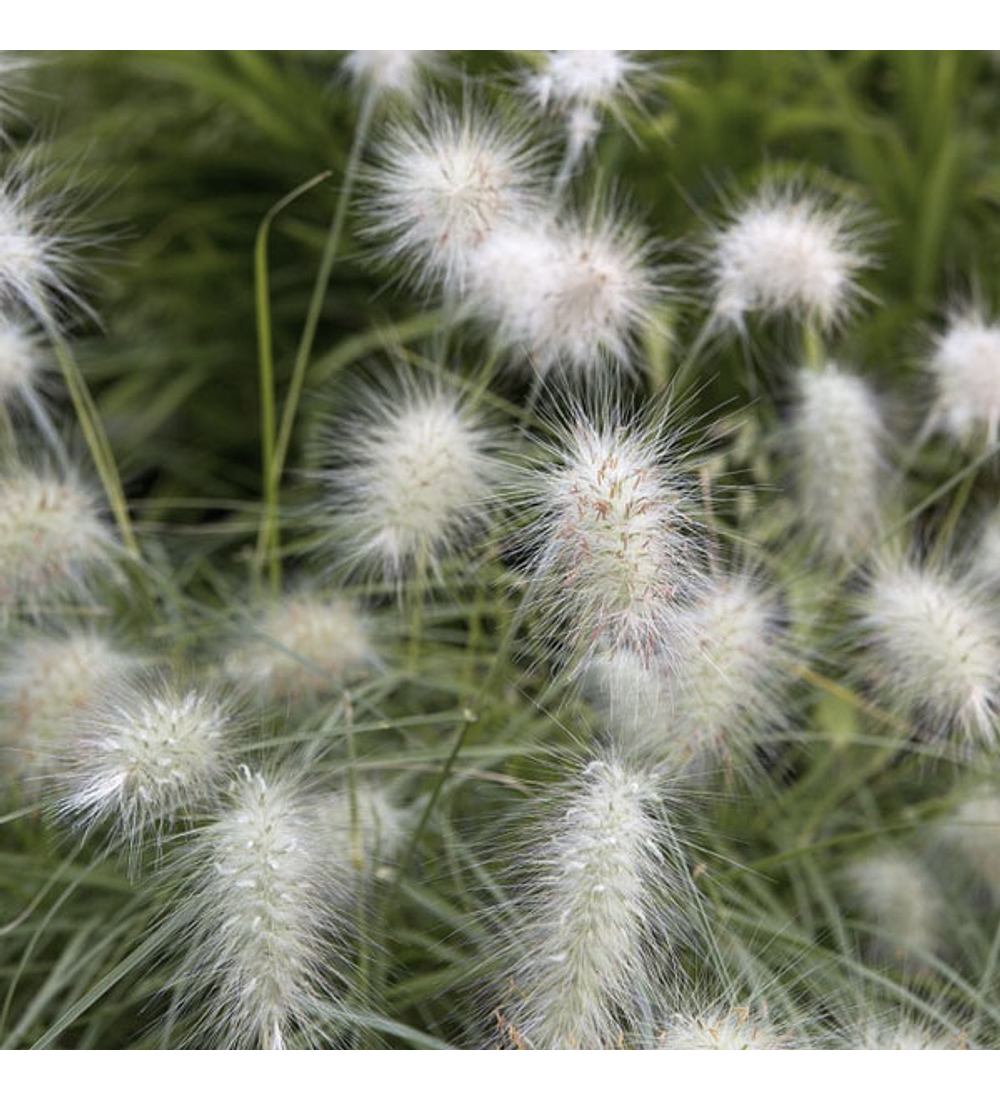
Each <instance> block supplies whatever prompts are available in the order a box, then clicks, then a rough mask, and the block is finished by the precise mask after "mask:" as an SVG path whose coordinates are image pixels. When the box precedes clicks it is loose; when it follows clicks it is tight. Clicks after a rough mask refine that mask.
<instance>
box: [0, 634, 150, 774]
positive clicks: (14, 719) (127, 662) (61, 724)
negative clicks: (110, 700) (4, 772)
mask: <svg viewBox="0 0 1000 1100" xmlns="http://www.w3.org/2000/svg"><path fill="white" fill-rule="evenodd" d="M134 664H135V660H134V658H132V657H131V656H130V655H128V654H127V653H123V652H121V651H120V650H118V649H117V648H116V647H115V646H114V645H112V643H111V642H110V641H109V640H108V639H107V638H104V637H102V636H101V635H100V634H96V633H94V632H92V631H87V630H81V631H74V632H72V633H69V634H64V635H63V634H53V635H49V634H43V635H29V636H28V637H26V638H24V639H22V640H20V641H18V642H16V643H14V644H12V645H11V646H10V647H9V649H8V650H7V651H6V653H5V654H4V657H3V661H2V663H0V707H2V718H0V744H2V745H3V746H4V748H5V749H6V756H7V761H6V762H7V764H8V770H9V771H10V772H11V773H12V774H13V775H14V776H16V777H22V778H26V779H28V780H30V781H32V782H34V783H39V782H43V781H45V782H50V781H53V780H55V779H58V778H59V777H60V776H62V775H63V772H64V769H65V767H66V758H67V749H68V746H69V743H70V738H71V735H72V733H73V729H74V726H73V723H74V720H77V721H78V720H79V719H80V717H81V716H82V715H83V714H84V713H85V712H86V711H87V710H88V709H89V708H90V707H92V706H93V705H94V704H96V703H97V702H98V700H100V699H101V698H103V697H104V696H106V695H108V694H109V693H111V692H113V691H114V690H116V688H117V687H118V686H120V684H121V683H122V681H123V678H124V677H125V676H126V675H127V674H128V673H129V672H130V670H131V669H132V668H133V666H134Z"/></svg>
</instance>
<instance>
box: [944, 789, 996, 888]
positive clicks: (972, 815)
mask: <svg viewBox="0 0 1000 1100" xmlns="http://www.w3.org/2000/svg"><path fill="white" fill-rule="evenodd" d="M942 832H943V835H944V839H945V841H946V842H947V843H948V845H949V846H950V847H951V848H952V849H953V850H954V851H957V852H958V853H959V854H960V856H961V857H962V859H963V860H964V861H965V863H966V864H967V865H968V867H969V869H970V870H971V871H972V872H973V873H974V874H975V876H976V878H977V879H978V880H979V881H980V882H981V883H982V884H983V885H984V886H985V887H986V888H987V889H988V890H989V891H990V893H991V894H992V896H993V897H994V898H996V899H998V900H1000V796H998V795H996V794H994V793H993V792H992V791H989V790H984V791H980V792H977V793H974V794H972V795H970V796H968V797H967V798H965V799H964V800H963V801H962V802H961V803H960V804H959V805H958V807H957V808H956V809H955V811H954V813H952V814H951V816H950V817H949V818H948V819H947V820H946V821H945V822H944V824H943V826H942Z"/></svg>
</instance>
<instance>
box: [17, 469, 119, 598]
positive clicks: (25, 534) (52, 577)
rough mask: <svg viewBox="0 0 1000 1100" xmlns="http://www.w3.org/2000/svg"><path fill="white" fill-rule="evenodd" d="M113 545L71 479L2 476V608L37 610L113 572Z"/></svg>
mask: <svg viewBox="0 0 1000 1100" xmlns="http://www.w3.org/2000/svg"><path fill="white" fill-rule="evenodd" d="M114 556H115V543H114V540H113V538H112V535H111V532H110V531H109V529H108V528H107V526H106V525H105V523H104V522H103V520H102V519H101V517H100V515H99V514H98V510H97V506H96V503H95V500H94V498H93V497H92V496H91V494H90V493H89V492H88V491H87V490H86V489H85V488H84V487H83V486H82V485H81V484H80V483H79V482H77V481H76V480H74V479H73V478H57V477H53V476H50V475H48V474H42V473H35V472H33V471H31V470H27V469H20V470H15V471H13V472H10V473H7V474H6V475H5V476H3V477H0V607H8V608H9V607H13V606H20V607H26V608H29V609H35V608H37V607H39V606H40V605H41V604H42V603H44V602H45V601H46V600H49V599H53V598H55V597H59V596H62V595H64V594H72V593H79V592H82V591H86V588H87V584H88V582H89V580H90V579H91V578H92V577H93V576H95V575H96V574H98V573H102V572H103V573H105V574H107V575H111V574H113V573H114Z"/></svg>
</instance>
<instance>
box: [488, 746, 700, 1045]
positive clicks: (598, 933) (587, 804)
mask: <svg viewBox="0 0 1000 1100" xmlns="http://www.w3.org/2000/svg"><path fill="white" fill-rule="evenodd" d="M661 796H662V792H661V790H660V789H659V787H658V784H657V782H656V781H655V779H654V778H653V776H652V775H651V774H650V773H647V772H645V771H642V770H636V769H634V768H632V767H630V766H628V765H626V764H624V763H622V762H620V761H616V760H614V759H607V760H595V761H593V762H591V763H590V764H589V765H588V766H587V767H586V768H585V769H584V771H583V772H582V774H581V775H579V777H578V778H576V779H575V781H573V782H572V783H571V784H569V786H568V788H567V789H566V790H565V791H564V792H563V795H562V798H561V802H560V805H561V808H560V811H559V813H558V815H555V814H553V815H552V817H551V818H550V819H549V820H547V821H546V822H545V823H544V826H543V828H542V830H541V832H540V835H539V840H538V842H537V845H536V847H535V848H534V849H533V850H532V851H531V854H530V856H529V865H530V867H531V879H530V881H529V883H528V885H527V886H526V888H525V890H524V891H523V892H521V893H519V899H520V901H519V904H520V907H521V911H520V923H519V924H518V926H517V932H516V937H515V939H516V948H515V950H516V952H517V959H516V961H515V964H514V972H513V975H512V982H511V989H512V996H513V997H514V998H515V1000H516V1003H515V1004H514V1005H513V1006H512V1009H511V1012H510V1014H509V1018H510V1020H511V1021H512V1023H513V1025H514V1027H515V1029H516V1031H517V1033H518V1034H519V1035H520V1036H521V1037H522V1039H523V1040H525V1041H526V1042H527V1043H528V1044H529V1045H530V1046H532V1047H534V1048H536V1049H571V1048H581V1049H595V1048H596V1049H600V1048H605V1047H614V1046H616V1045H617V1044H618V1042H619V1036H620V1034H621V1029H622V1027H623V1026H624V1028H625V1037H626V1040H627V1038H628V1036H629V1033H630V1030H631V1029H632V1028H633V1026H634V1025H635V1024H636V1022H637V1016H638V1014H639V1012H640V1008H641V1006H643V1005H645V1004H648V1002H649V998H651V997H652V995H653V992H654V986H655V978H656V975H655V973H654V959H653V953H652V952H651V948H652V946H653V945H654V944H655V945H656V949H657V951H661V950H662V949H663V948H664V947H666V948H667V950H668V951H669V941H668V942H667V943H665V942H664V941H663V939H661V938H660V933H661V932H662V931H663V927H662V926H663V924H664V923H666V924H667V926H668V929H667V930H668V931H671V929H670V928H669V924H670V916H669V914H668V910H667V908H666V906H667V905H669V904H670V901H669V899H670V897H671V892H672V895H673V897H674V898H676V897H677V894H678V881H679V878H680V874H679V872H678V871H677V869H676V868H675V867H674V866H672V864H671V856H672V855H674V856H675V858H678V859H679V857H677V856H676V853H671V852H670V851H669V850H668V849H669V847H670V845H671V844H673V845H674V846H676V843H677V842H676V840H674V839H673V838H672V837H668V836H667V835H665V831H666V830H667V826H666V825H665V823H664V822H663V821H662V820H660V819H658V818H657V817H656V808H657V804H658V803H659V801H660V798H661ZM675 876H676V878H677V880H678V881H675ZM661 959H662V956H661Z"/></svg>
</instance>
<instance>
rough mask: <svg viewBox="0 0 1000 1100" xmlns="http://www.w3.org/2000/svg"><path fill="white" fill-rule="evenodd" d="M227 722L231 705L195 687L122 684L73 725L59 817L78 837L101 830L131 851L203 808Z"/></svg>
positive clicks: (216, 773)
mask: <svg viewBox="0 0 1000 1100" xmlns="http://www.w3.org/2000/svg"><path fill="white" fill-rule="evenodd" d="M233 725H234V723H233V716H232V708H231V705H230V704H228V703H227V702H226V701H225V700H224V699H221V698H219V697H216V696H215V695H213V694H210V693H208V692H206V691H203V690H201V689H197V688H188V689H179V688H177V687H175V686H174V685H172V684H169V683H166V682H162V683H156V682H153V681H149V680H146V679H142V680H140V681H138V682H135V683H132V684H129V685H128V686H127V687H125V688H123V689H122V690H121V691H119V692H118V693H116V694H114V695H112V696H110V697H108V698H107V699H102V700H100V701H99V702H98V704H97V705H96V706H95V707H94V709H93V710H92V711H91V712H89V713H88V714H87V715H86V716H85V717H84V718H82V719H79V720H78V721H76V722H75V724H74V730H73V737H72V743H71V746H70V761H69V766H68V768H67V771H66V775H65V778H64V779H63V782H62V787H63V794H62V797H61V799H60V803H59V809H60V813H61V814H62V815H63V816H65V817H66V818H68V819H69V820H71V821H72V822H74V823H75V824H76V825H78V826H79V827H80V828H81V829H82V830H84V831H85V832H89V831H90V830H91V829H93V828H95V827H96V826H98V825H107V827H108V829H109V833H110V836H111V838H112V840H113V841H114V842H116V843H121V844H123V845H124V846H125V847H127V848H128V849H129V850H130V852H131V853H133V854H134V853H135V852H136V851H137V849H138V847H139V845H140V844H141V843H142V841H144V840H145V839H147V838H148V837H149V836H150V835H156V834H160V833H162V832H163V831H164V830H166V829H168V828H169V827H170V826H171V825H172V824H173V822H174V821H175V820H176V819H178V818H180V819H186V818H190V817H192V816H193V815H194V813H195V812H197V811H199V810H201V809H203V808H204V806H205V804H206V803H207V801H208V800H209V798H210V796H211V794H212V792H213V790H214V788H215V786H216V785H217V783H218V782H219V780H220V779H221V777H222V775H223V773H224V771H225V767H226V763H227V755H228V751H227V750H228V749H229V748H230V741H231V738H232V733H233Z"/></svg>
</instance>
